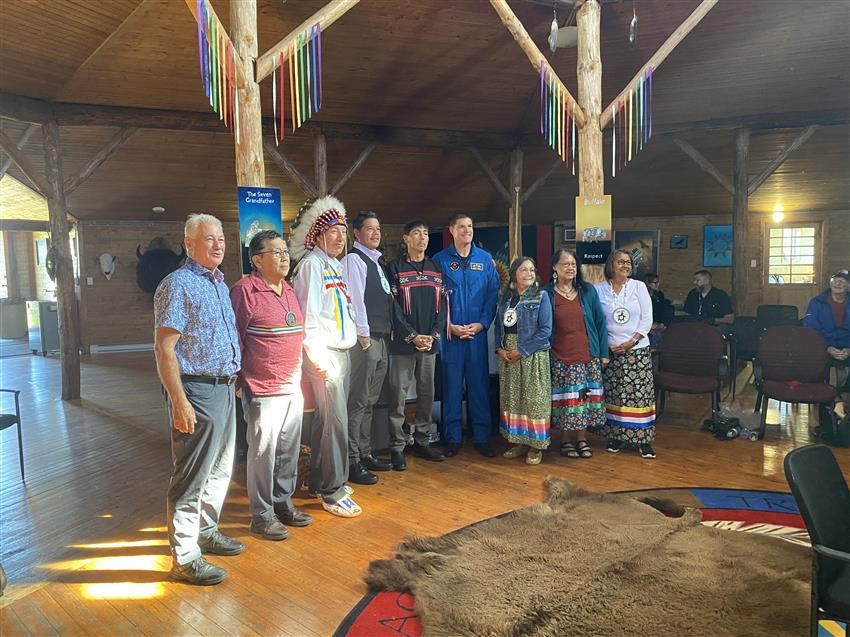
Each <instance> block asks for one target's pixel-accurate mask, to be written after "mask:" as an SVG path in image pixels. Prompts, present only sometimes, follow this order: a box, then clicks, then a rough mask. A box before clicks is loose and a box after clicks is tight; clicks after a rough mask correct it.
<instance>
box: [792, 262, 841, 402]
mask: <svg viewBox="0 0 850 637" xmlns="http://www.w3.org/2000/svg"><path fill="white" fill-rule="evenodd" d="M848 287H850V274H848V273H847V271H846V270H841V271H839V272H836V273H835V274H833V275H832V277H830V279H829V289H828V290H824V291H823V292H821V293H820V294H818V295H817V296H816V297H815V298H813V299H812V300H811V301H809V307H808V308H806V314H805V315H804V316H803V326H804V327H810V328H812V329H814V330H817V331H818V332H820V333H821V335H822V336H823V338H824V340H825V341H826V345H827V347H826V351H827V352H828V353H829V355H830V356H831V357H832V358H833V359H834V360H836V361H839V362H840V363H842V364H843V365H845V366H846V365H848V364H850V363H848V359H850V308H848V306H850V302H848V300H847V290H848ZM842 391H850V378H848V379H845V381H844V387H843V389H842Z"/></svg>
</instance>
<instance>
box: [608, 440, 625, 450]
mask: <svg viewBox="0 0 850 637" xmlns="http://www.w3.org/2000/svg"><path fill="white" fill-rule="evenodd" d="M625 446H626V443H625V442H623V441H622V440H615V439H614V438H611V439H609V440H608V447H607V449H608V451H610V452H611V453H619V451H620V449H622V448H623V447H625Z"/></svg>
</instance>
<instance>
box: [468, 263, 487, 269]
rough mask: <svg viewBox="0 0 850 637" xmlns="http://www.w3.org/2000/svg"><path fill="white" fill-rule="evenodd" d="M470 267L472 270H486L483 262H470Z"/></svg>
mask: <svg viewBox="0 0 850 637" xmlns="http://www.w3.org/2000/svg"><path fill="white" fill-rule="evenodd" d="M469 267H470V269H471V270H484V264H483V263H470V264H469Z"/></svg>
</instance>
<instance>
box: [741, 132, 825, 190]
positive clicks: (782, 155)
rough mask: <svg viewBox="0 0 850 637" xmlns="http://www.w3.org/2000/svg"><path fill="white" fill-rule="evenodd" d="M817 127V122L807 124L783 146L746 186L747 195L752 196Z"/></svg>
mask: <svg viewBox="0 0 850 637" xmlns="http://www.w3.org/2000/svg"><path fill="white" fill-rule="evenodd" d="M817 129H818V126H817V124H815V125H813V126H809V127H808V128H806V130H804V131H803V132H802V133H800V134H799V135H797V137H795V138H794V140H793V141H792V142H791V143H790V144H788V145H787V146H786V147H785V148H783V149H782V150H781V151H780V152H779V154H778V155H777V156H776V157H775V158H774V159H773V161H772V162H770V163H769V164H768V165H767V167H766V168H765V169H764V170H763V171H762V172H761V174H760V175H759V176H758V177H756V178H755V179H753V180H752V181H751V182H750V183H749V185H748V186H747V196H748V197H752V196H753V193H754V192H755V191H756V190H758V188H759V186H761V185H762V184H763V183H764V182H765V180H767V178H768V177H770V176H771V175H772V174H773V173H774V172H775V171H776V169H777V168H779V167H780V166H781V165H782V163H783V162H784V161H785V160H786V159H788V155H790V154H791V153H793V152H794V151H795V150H797V149H798V148H799V147H800V146H802V145H803V144H805V143H806V140H807V139H809V137H811V136H812V135H814V133H815V131H816V130H817Z"/></svg>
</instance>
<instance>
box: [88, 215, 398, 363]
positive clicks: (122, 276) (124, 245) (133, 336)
mask: <svg viewBox="0 0 850 637" xmlns="http://www.w3.org/2000/svg"><path fill="white" fill-rule="evenodd" d="M401 228H402V227H401V226H397V225H385V226H383V227H382V229H383V234H384V244H385V245H386V246H387V251H386V253H387V256H388V257H389V258H392V257H394V256H395V255H396V254H397V252H396V247H397V245H398V243H399V242H400V241H401ZM224 229H225V235H226V236H227V253H226V255H225V259H224V263H223V264H222V270H223V272H224V276H225V281H226V282H227V284H228V285H232V284H233V283H234V282H235V281H236V280H238V278H239V277H240V276H241V269H240V267H241V266H240V262H239V256H238V255H239V236H238V232H239V229H238V226H237V225H236V224H235V223H225V224H224ZM79 236H80V323H81V327H80V332H81V333H80V338H81V342H82V346H83V349H84V351H89V350H90V348H91V346H92V345H141V344H149V343H152V342H153V296H152V295H150V294H146V293H145V292H143V291H142V290H141V289H140V288H139V287H138V285H137V284H136V266H137V264H138V258H137V257H136V246H138V245H139V244H141V246H142V252H144V251H145V250H146V249H147V245H148V242H149V241H150V240H151V239H152V238H154V237H164V238H165V239H167V240H168V242H169V244H170V245H171V248H172V249H173V250H175V251H179V250H180V243H181V241H182V240H183V224H182V223H178V222H169V221H164V222H158V223H157V222H154V223H147V222H124V221H113V222H106V221H102V222H86V221H82V222H80V224H79ZM103 252H108V253H109V254H112V255H115V256H117V257H118V266H117V268H116V270H115V274H113V275H112V279H110V280H109V281H107V280H106V277H104V276H103V274H102V273H101V272H100V266H99V264H98V263H97V261H96V258H97V256H98V255H99V254H101V253H103ZM87 277H92V279H93V280H94V281H93V282H94V284H93V285H91V286H90V285H87V283H86V278H87Z"/></svg>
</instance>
